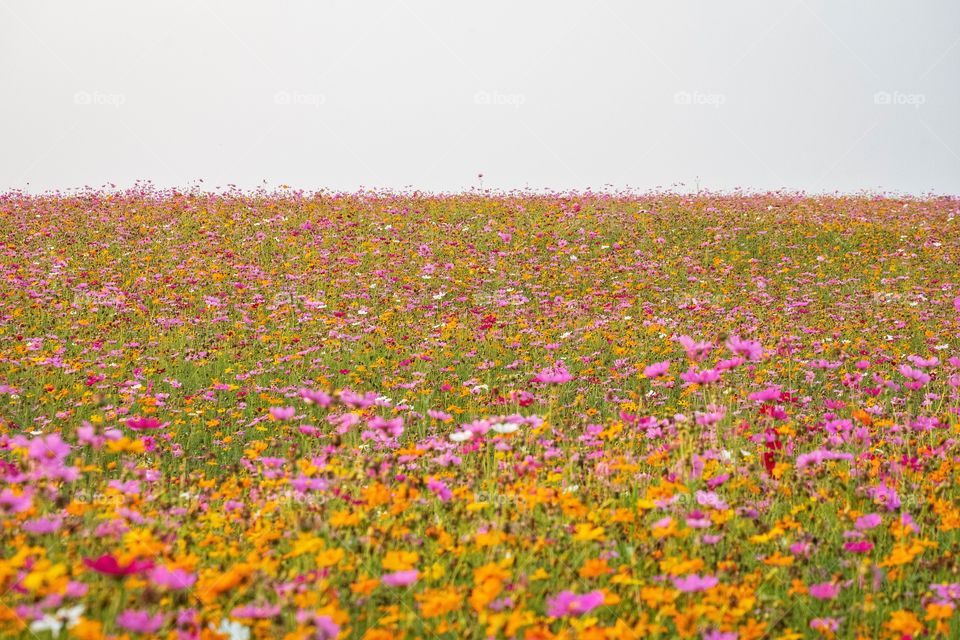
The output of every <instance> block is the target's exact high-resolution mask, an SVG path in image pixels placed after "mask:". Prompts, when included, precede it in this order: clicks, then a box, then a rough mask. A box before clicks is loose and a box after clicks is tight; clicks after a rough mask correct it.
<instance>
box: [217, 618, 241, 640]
mask: <svg viewBox="0 0 960 640" xmlns="http://www.w3.org/2000/svg"><path fill="white" fill-rule="evenodd" d="M210 628H211V629H213V625H210ZM214 631H216V632H217V633H219V634H220V635H224V636H227V637H228V638H230V640H250V629H249V628H247V627H246V626H245V625H242V624H240V623H239V622H233V621H231V620H227V619H226V618H224V619H223V620H221V621H220V628H219V629H214Z"/></svg>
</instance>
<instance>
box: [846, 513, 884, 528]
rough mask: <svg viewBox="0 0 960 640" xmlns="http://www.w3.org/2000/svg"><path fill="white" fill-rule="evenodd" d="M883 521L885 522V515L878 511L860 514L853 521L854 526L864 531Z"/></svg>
mask: <svg viewBox="0 0 960 640" xmlns="http://www.w3.org/2000/svg"><path fill="white" fill-rule="evenodd" d="M881 522H883V516H881V515H879V514H877V513H868V514H867V515H865V516H860V517H859V518H857V521H856V522H854V523H853V526H855V527H856V528H857V529H860V530H861V531H863V530H865V529H873V528H874V527H876V526H877V525H879V524H880V523H881Z"/></svg>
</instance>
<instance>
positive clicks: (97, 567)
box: [83, 554, 153, 577]
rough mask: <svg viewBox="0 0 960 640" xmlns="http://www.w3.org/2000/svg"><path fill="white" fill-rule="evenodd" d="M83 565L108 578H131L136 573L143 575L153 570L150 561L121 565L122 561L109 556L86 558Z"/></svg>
mask: <svg viewBox="0 0 960 640" xmlns="http://www.w3.org/2000/svg"><path fill="white" fill-rule="evenodd" d="M83 564H85V565H86V566H87V568H88V569H93V570H94V571H96V572H97V573H102V574H104V575H108V576H118V577H119V576H129V575H131V574H134V573H143V572H145V571H149V570H150V569H152V568H153V563H152V562H150V561H149V560H133V561H131V562H130V563H129V564H120V561H119V560H117V559H116V558H114V557H113V556H111V555H109V554H104V555H102V556H100V557H99V558H84V559H83Z"/></svg>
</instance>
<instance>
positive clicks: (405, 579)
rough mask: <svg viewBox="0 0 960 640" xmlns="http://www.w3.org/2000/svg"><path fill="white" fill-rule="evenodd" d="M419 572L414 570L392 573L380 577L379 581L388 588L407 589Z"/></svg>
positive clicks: (415, 579)
mask: <svg viewBox="0 0 960 640" xmlns="http://www.w3.org/2000/svg"><path fill="white" fill-rule="evenodd" d="M419 575H420V572H419V571H417V570H416V569H408V570H405V571H394V572H392V573H385V574H383V575H382V576H381V577H380V581H381V582H383V584H385V585H387V586H388V587H407V586H410V585H411V584H413V583H414V582H416V581H417V577H418V576H419Z"/></svg>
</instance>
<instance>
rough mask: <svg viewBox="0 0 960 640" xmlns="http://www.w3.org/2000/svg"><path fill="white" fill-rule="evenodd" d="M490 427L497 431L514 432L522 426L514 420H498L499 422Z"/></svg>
mask: <svg viewBox="0 0 960 640" xmlns="http://www.w3.org/2000/svg"><path fill="white" fill-rule="evenodd" d="M490 428H491V429H493V430H494V431H496V432H497V433H513V432H514V431H516V430H517V429H519V428H520V427H518V426H517V425H515V424H513V423H512V422H498V423H497V424H495V425H493V426H492V427H490Z"/></svg>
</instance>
